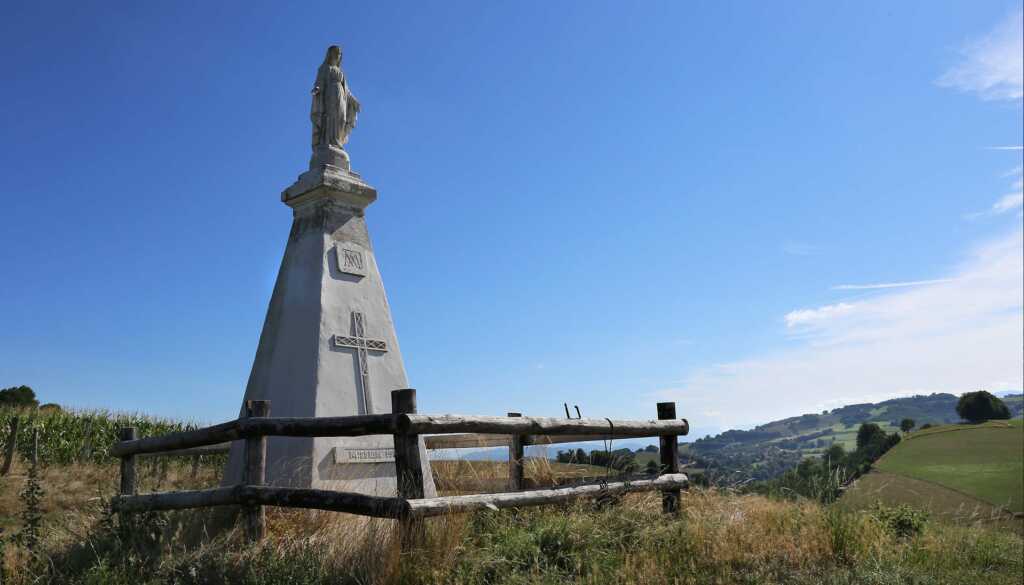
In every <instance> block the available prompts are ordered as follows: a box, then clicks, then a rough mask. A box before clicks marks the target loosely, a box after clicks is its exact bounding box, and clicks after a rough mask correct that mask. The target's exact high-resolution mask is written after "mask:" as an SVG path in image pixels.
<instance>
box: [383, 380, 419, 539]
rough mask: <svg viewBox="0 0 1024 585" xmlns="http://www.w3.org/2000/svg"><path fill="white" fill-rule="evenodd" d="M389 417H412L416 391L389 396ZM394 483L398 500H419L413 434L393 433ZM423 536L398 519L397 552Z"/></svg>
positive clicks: (416, 440) (416, 525)
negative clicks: (410, 415)
mask: <svg viewBox="0 0 1024 585" xmlns="http://www.w3.org/2000/svg"><path fill="white" fill-rule="evenodd" d="M391 412H392V414H416V390H415V389H413V388H405V389H403V390H393V391H392V392H391ZM394 437H395V483H396V485H397V487H398V497H400V498H404V499H406V500H419V499H422V498H423V465H422V461H421V460H420V436H419V435H418V434H415V433H396V434H395V435H394ZM423 536H424V532H423V522H421V521H418V520H410V519H409V518H400V519H399V521H398V539H399V546H400V547H401V550H403V551H406V550H409V549H411V548H412V547H413V546H414V545H415V543H416V542H418V541H420V540H422V537H423Z"/></svg>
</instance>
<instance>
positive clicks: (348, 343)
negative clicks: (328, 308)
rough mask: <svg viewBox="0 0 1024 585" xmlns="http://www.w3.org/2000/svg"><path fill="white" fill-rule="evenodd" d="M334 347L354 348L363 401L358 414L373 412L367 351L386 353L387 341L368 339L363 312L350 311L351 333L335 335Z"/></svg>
mask: <svg viewBox="0 0 1024 585" xmlns="http://www.w3.org/2000/svg"><path fill="white" fill-rule="evenodd" d="M334 347H344V348H351V349H354V350H356V361H357V362H358V365H359V393H360V394H361V395H362V398H363V401H362V404H360V405H359V406H360V410H361V411H362V412H361V413H360V414H370V413H372V412H373V404H372V403H371V398H370V361H369V359H368V358H369V352H371V351H376V352H380V353H386V352H387V351H388V344H387V342H385V341H383V340H381V339H370V338H368V337H366V328H365V325H364V322H363V314H362V313H360V312H358V311H352V335H335V336H334Z"/></svg>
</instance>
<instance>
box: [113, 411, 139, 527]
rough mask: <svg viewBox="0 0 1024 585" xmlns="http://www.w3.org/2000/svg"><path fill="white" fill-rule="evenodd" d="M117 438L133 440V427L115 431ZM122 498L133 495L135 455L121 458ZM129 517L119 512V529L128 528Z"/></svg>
mask: <svg viewBox="0 0 1024 585" xmlns="http://www.w3.org/2000/svg"><path fill="white" fill-rule="evenodd" d="M117 438H118V439H119V440H121V441H134V440H135V427H121V428H119V429H117ZM120 492H121V495H122V496H131V495H134V494H135V455H125V456H124V457H121V489H120ZM129 518H130V516H129V515H128V514H127V513H125V512H121V527H122V528H127V527H128V519H129Z"/></svg>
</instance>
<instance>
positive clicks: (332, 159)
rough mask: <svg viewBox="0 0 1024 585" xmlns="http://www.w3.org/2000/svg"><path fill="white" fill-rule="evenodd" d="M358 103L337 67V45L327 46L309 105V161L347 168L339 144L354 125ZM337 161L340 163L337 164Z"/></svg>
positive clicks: (338, 61) (339, 59)
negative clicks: (311, 135) (311, 133)
mask: <svg viewBox="0 0 1024 585" xmlns="http://www.w3.org/2000/svg"><path fill="white" fill-rule="evenodd" d="M358 113H359V102H358V101H357V100H356V98H355V96H353V95H352V92H351V91H349V89H348V84H347V83H346V82H345V72H344V71H342V70H341V48H340V47H338V46H337V45H331V46H330V47H328V48H327V56H326V57H324V62H323V63H322V64H321V65H320V69H318V70H317V72H316V83H315V84H314V86H313V106H312V108H311V109H310V113H309V117H310V119H311V120H312V121H313V160H312V161H311V166H312V165H313V164H315V163H316V162H317V161H318V160H319V161H320V162H323V163H327V164H335V165H337V166H342V168H345V169H346V170H348V168H349V165H348V154H347V153H345V151H344V150H343V147H344V146H345V143H346V142H348V136H349V134H351V133H352V128H354V127H355V125H356V115H357V114H358ZM339 163H340V164H339Z"/></svg>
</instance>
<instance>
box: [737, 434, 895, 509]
mask: <svg viewBox="0 0 1024 585" xmlns="http://www.w3.org/2000/svg"><path fill="white" fill-rule="evenodd" d="M905 422H906V426H908V427H909V428H908V431H909V430H910V429H912V428H913V426H914V425H913V423H914V421H912V420H910V419H906V420H905ZM900 440H901V437H900V434H899V433H898V432H894V433H886V432H885V431H883V430H882V428H881V427H880V426H878V425H877V424H875V423H863V424H861V425H860V428H859V429H857V448H856V450H854V451H852V452H849V453H848V452H847V451H846V449H845V448H844V447H843V446H842V445H840V444H835V445H832V446H831V447H829V448H828V449H827V450H826V451H825V454H824V455H823V456H822V457H821V458H817V459H816V458H807V459H804V460H802V461H801V462H800V463H799V464H798V465H797V466H796V467H795V468H793V469H790V470H788V471H786V472H785V473H783V474H782V475H780V476H779V477H777V478H774V479H770V480H766V481H760V482H754V483H751V484H748V485H746V486H744V489H745V490H747V491H751V492H754V493H762V494H772V495H779V496H787V497H796V496H803V497H805V498H812V499H816V500H820V501H822V502H824V503H829V502H832V501H834V500H836V499H837V498H838V497H839V495H840V494H841V493H842V488H843V487H844V486H845V485H846V484H848V483H849V482H850V481H853V480H854V479H856V478H857V477H860V476H861V475H863V474H865V473H867V472H868V471H870V470H871V467H872V466H873V465H874V463H875V461H877V460H878V458H879V457H881V456H882V455H884V454H885V453H886V452H887V451H889V449H892V448H893V447H895V446H896V445H898V444H899V442H900Z"/></svg>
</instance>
